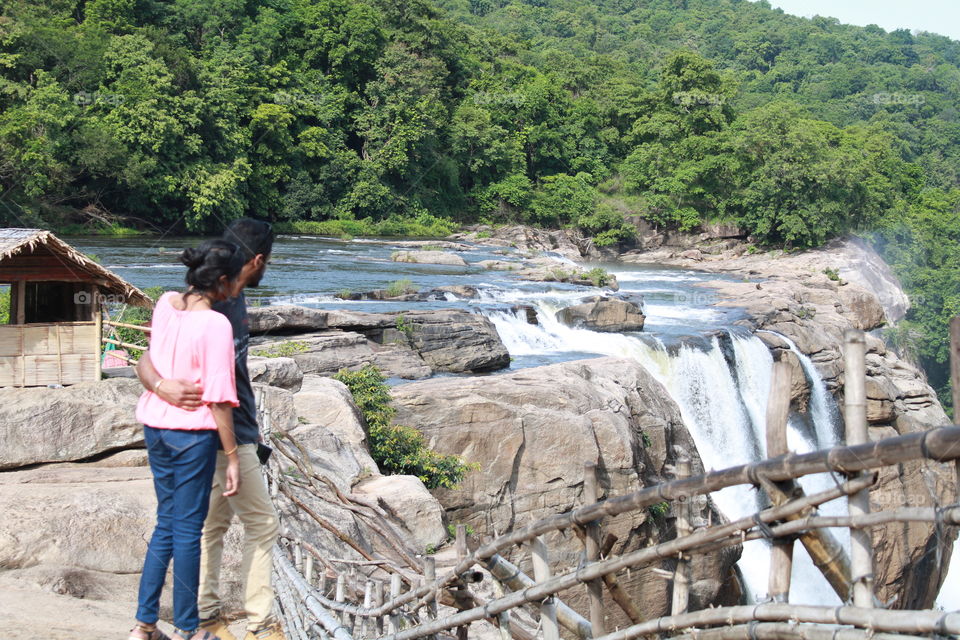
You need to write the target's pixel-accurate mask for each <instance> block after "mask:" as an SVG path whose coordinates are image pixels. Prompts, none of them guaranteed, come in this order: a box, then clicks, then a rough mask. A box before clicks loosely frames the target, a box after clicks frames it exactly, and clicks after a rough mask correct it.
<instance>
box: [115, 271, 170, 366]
mask: <svg viewBox="0 0 960 640" xmlns="http://www.w3.org/2000/svg"><path fill="white" fill-rule="evenodd" d="M165 291H166V289H164V288H163V287H150V288H149V289H144V291H143V292H144V293H145V294H147V296H149V297H150V299H151V300H153V301H154V302H156V301H157V300H159V299H160V296H162V295H163V293H164V292H165ZM152 315H153V310H152V309H147V308H144V307H134V306H129V305H124V306H122V307H120V308H119V310H118V311H117V313H116V314H115V315H112V316H111V319H112V320H114V321H116V322H123V323H126V324H135V325H139V326H145V325H146V324H147V323H148V322H150V318H151V316H152ZM106 337H108V338H114V339H116V340H119V341H120V342H126V343H128V344H136V345H142V346H143V347H147V344H148V343H147V334H146V333H145V332H143V331H140V330H138V329H128V328H126V327H113V328H112V331H111V332H110V335H107V336H106ZM141 353H142V352H141ZM130 355H131V356H134V357H140V353H137V352H136V351H135V352H134V353H131V354H130Z"/></svg>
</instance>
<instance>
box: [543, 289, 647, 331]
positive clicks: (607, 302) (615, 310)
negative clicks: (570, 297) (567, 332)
mask: <svg viewBox="0 0 960 640" xmlns="http://www.w3.org/2000/svg"><path fill="white" fill-rule="evenodd" d="M557 319H558V320H559V321H560V322H562V323H564V324H566V325H569V326H572V327H582V328H584V329H592V330H593V331H603V332H608V333H622V332H624V331H642V330H643V323H644V321H645V320H646V317H645V316H644V315H643V311H641V309H640V307H639V306H637V305H636V304H635V303H633V302H627V301H625V300H617V299H614V298H605V297H603V296H596V297H594V298H591V299H589V300H588V301H587V302H584V303H583V304H578V305H573V306H571V307H566V308H564V309H561V310H560V311H558V312H557Z"/></svg>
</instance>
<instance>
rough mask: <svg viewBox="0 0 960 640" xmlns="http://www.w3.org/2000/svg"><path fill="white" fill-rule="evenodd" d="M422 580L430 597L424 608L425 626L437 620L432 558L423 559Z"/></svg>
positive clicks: (435, 574)
mask: <svg viewBox="0 0 960 640" xmlns="http://www.w3.org/2000/svg"><path fill="white" fill-rule="evenodd" d="M423 578H424V580H425V581H426V584H425V585H424V587H425V588H428V589H430V597H429V600H428V601H427V608H426V613H427V624H430V623H431V622H434V621H435V620H436V619H437V600H436V591H435V590H434V586H433V583H434V582H436V580H437V559H436V558H434V557H433V556H427V557H426V558H424V559H423ZM395 602H396V601H395ZM428 637H429V638H436V636H435V635H433V634H428Z"/></svg>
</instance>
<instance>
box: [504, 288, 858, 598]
mask: <svg viewBox="0 0 960 640" xmlns="http://www.w3.org/2000/svg"><path fill="white" fill-rule="evenodd" d="M511 297H512V296H511ZM564 297H566V296H564ZM571 297H572V296H571ZM518 301H519V298H513V299H512V300H510V302H518ZM523 301H524V302H525V303H527V304H532V305H533V306H534V307H535V308H536V309H537V312H538V313H537V316H538V320H539V323H540V324H538V325H531V324H528V323H527V321H526V316H525V315H524V314H521V313H516V312H511V311H490V312H487V315H488V316H489V317H490V319H491V320H492V321H493V323H494V324H495V326H496V327H497V331H498V332H499V333H500V337H501V339H502V340H503V341H504V344H505V345H506V347H507V349H508V351H509V352H510V354H511V355H534V354H542V353H544V352H551V353H563V352H576V353H593V354H601V355H615V356H627V357H632V358H635V359H636V360H638V361H639V362H640V363H641V364H643V365H644V366H645V367H646V368H647V370H649V371H650V372H651V374H653V376H654V377H655V378H656V379H657V380H658V381H659V382H661V384H663V385H664V386H665V387H666V389H667V391H668V392H669V393H670V395H671V397H672V398H673V399H674V401H675V402H676V403H677V405H678V406H679V408H680V412H681V415H682V416H683V419H684V423H685V424H686V425H687V426H688V428H689V429H690V431H691V434H692V436H693V438H694V441H695V442H696V445H697V449H698V451H699V453H700V457H701V459H702V460H703V464H704V466H705V468H707V469H711V468H713V469H720V468H724V467H729V466H732V465H737V464H744V463H748V462H752V461H756V460H759V459H762V458H763V457H764V455H765V450H766V446H765V440H766V438H765V433H764V425H765V422H766V404H767V397H768V395H769V386H770V376H771V373H770V372H771V368H772V365H773V358H772V356H771V354H770V351H769V349H767V347H766V345H764V343H763V342H762V341H761V340H759V339H758V338H756V337H755V336H752V335H749V334H746V333H745V332H744V333H743V334H740V333H734V332H727V333H726V335H722V336H720V337H718V336H717V335H714V336H713V337H711V338H710V340H709V341H708V342H707V343H706V344H705V345H704V346H703V347H702V348H701V347H700V346H697V345H693V344H689V343H687V344H681V345H680V346H679V347H676V348H674V349H667V348H666V347H665V346H664V344H663V343H662V342H661V341H659V340H657V339H656V338H651V337H650V336H644V337H640V336H631V335H622V334H616V333H598V332H594V331H589V330H586V329H575V328H571V327H568V326H566V325H564V324H562V323H560V322H558V321H557V320H556V319H555V312H556V310H557V309H559V308H560V307H561V306H563V304H562V303H560V304H558V302H559V301H558V300H556V299H553V300H551V299H549V298H548V297H547V296H543V297H538V298H533V299H531V298H530V297H526V298H525V299H524V300H523ZM564 302H567V301H566V300H564ZM722 340H723V341H727V340H728V348H727V354H726V355H725V354H724V348H723V346H722V344H721V341H722ZM792 347H793V348H794V349H796V347H795V345H792ZM797 355H798V357H800V358H801V362H802V363H804V370H805V372H806V374H807V376H808V377H809V379H810V382H811V386H812V389H811V412H810V415H809V416H808V417H806V419H809V420H810V421H811V422H812V423H813V426H814V430H815V432H816V434H817V436H818V437H817V440H821V439H822V440H823V445H824V446H830V445H832V444H835V442H834V440H835V437H832V436H830V435H829V434H833V433H835V432H836V431H835V429H836V427H835V424H834V419H835V415H836V413H835V411H832V410H831V405H830V402H831V400H832V399H831V398H830V397H829V392H827V390H826V386H825V385H824V384H823V380H822V379H821V378H820V376H819V374H818V373H817V371H816V368H815V367H813V364H812V363H811V362H810V360H809V358H807V357H806V356H805V355H803V354H802V353H800V352H799V351H798V350H797ZM803 419H804V417H802V416H791V425H790V432H791V433H790V434H789V435H790V441H791V444H792V445H794V446H798V447H800V448H801V449H802V450H812V449H813V448H814V446H815V445H816V443H815V442H810V438H808V437H804V436H802V432H803V431H804V430H802V429H800V428H799V427H798V425H799V424H800V423H801V421H802V420H803ZM824 482H830V480H829V478H827V479H826V480H823V479H820V478H816V479H814V480H812V481H807V482H806V483H805V485H804V486H805V488H806V489H807V490H808V491H810V490H822V488H824V487H823V486H822V485H823V483H824ZM713 499H714V502H715V503H716V505H717V507H718V508H719V509H720V510H721V512H722V513H723V514H724V515H725V516H726V517H728V518H730V519H736V518H740V517H744V516H747V515H750V514H752V513H754V512H756V510H757V509H758V508H759V507H761V506H762V505H761V504H760V503H759V501H758V500H759V498H758V494H757V492H756V491H755V490H753V489H751V488H749V487H731V488H729V489H724V490H723V491H719V492H716V493H715V494H713ZM841 509H842V507H841ZM739 564H740V569H741V572H742V574H743V576H744V580H745V582H746V585H745V586H746V588H747V590H748V593H749V594H751V595H752V596H753V599H759V598H762V596H763V594H764V593H765V592H766V586H767V574H768V572H769V549H768V545H767V543H766V542H764V541H752V542H748V543H746V545H745V547H744V553H743V555H742V557H741V560H740V563H739ZM790 598H791V602H796V603H805V604H828V603H838V602H839V601H838V600H837V599H836V598H835V596H833V594H832V591H831V589H830V587H829V585H827V583H826V581H825V580H824V578H823V576H822V575H821V574H820V573H819V571H817V569H816V568H815V567H814V566H813V563H812V561H811V560H810V559H809V556H807V554H806V552H805V551H804V550H803V549H802V547H800V546H799V545H797V551H796V552H795V563H794V580H793V581H792V587H791V593H790Z"/></svg>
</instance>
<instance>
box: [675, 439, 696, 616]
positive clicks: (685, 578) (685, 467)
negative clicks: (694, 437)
mask: <svg viewBox="0 0 960 640" xmlns="http://www.w3.org/2000/svg"><path fill="white" fill-rule="evenodd" d="M689 477H690V458H688V457H687V456H686V455H682V456H680V457H679V458H678V459H677V479H679V480H682V479H684V478H689ZM673 504H674V508H676V509H677V510H678V513H677V524H676V528H677V535H676V537H677V539H680V538H683V537H685V536H688V535H690V533H691V532H692V531H693V528H692V527H691V526H690V498H689V497H688V496H681V497H680V498H678V499H677V501H676V502H674V503H673ZM689 606H690V561H689V560H687V559H686V558H685V557H684V555H683V553H681V554H680V555H679V557H678V559H677V566H676V568H675V569H674V571H673V603H672V606H671V607H670V610H671V611H672V613H673V615H679V614H681V613H686V612H687V608H688V607H689Z"/></svg>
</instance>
